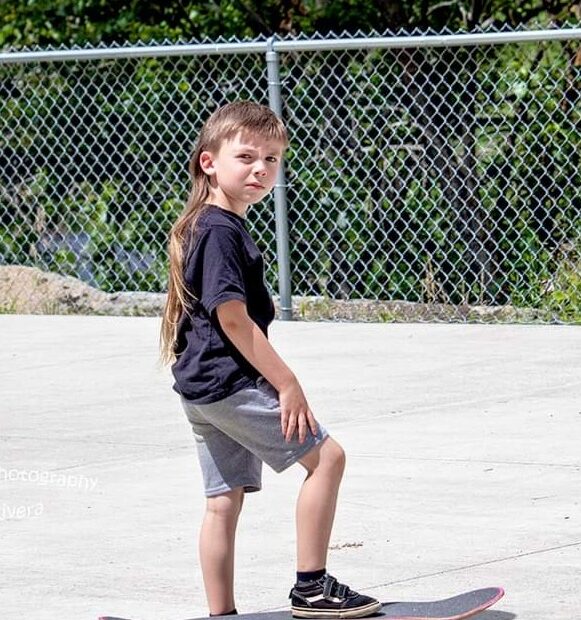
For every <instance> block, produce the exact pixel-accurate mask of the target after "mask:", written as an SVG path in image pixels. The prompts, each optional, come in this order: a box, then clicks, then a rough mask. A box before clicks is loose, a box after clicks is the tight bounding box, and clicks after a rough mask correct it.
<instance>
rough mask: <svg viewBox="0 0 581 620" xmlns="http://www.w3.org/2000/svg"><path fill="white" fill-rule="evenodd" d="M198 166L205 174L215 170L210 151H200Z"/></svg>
mask: <svg viewBox="0 0 581 620" xmlns="http://www.w3.org/2000/svg"><path fill="white" fill-rule="evenodd" d="M200 168H201V169H202V170H203V171H204V172H205V173H206V174H213V173H214V172H216V169H215V168H214V156H213V155H212V153H210V151H202V152H201V153H200Z"/></svg>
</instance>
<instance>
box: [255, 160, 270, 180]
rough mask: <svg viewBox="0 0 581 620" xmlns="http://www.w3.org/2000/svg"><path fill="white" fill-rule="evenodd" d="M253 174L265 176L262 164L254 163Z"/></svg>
mask: <svg viewBox="0 0 581 620" xmlns="http://www.w3.org/2000/svg"><path fill="white" fill-rule="evenodd" d="M254 174H259V175H260V176H263V177H264V176H266V174H267V171H266V166H265V165H264V163H263V162H256V166H255V167H254Z"/></svg>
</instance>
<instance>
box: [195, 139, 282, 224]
mask: <svg viewBox="0 0 581 620" xmlns="http://www.w3.org/2000/svg"><path fill="white" fill-rule="evenodd" d="M283 152H284V147H283V145H282V144H281V143H280V142H277V141H272V140H265V139H264V138H262V137H260V136H257V135H254V134H250V133H248V132H245V133H242V132H240V133H238V134H237V135H236V136H235V137H234V138H233V139H232V140H228V141H225V142H223V143H222V146H221V147H220V150H219V151H218V152H217V153H212V152H211V151H203V152H202V153H201V154H200V165H201V167H202V170H204V172H205V173H206V174H207V175H208V176H209V177H210V186H211V190H210V196H209V197H208V202H211V203H213V204H217V205H219V206H221V207H224V208H225V209H228V210H230V211H234V212H235V213H237V214H238V215H242V216H244V214H245V213H246V209H247V208H248V206H249V205H251V204H255V203H257V202H260V201H261V200H262V199H263V198H264V197H265V196H266V195H267V194H268V193H269V192H270V191H271V190H272V188H273V186H274V184H275V182H276V175H277V173H278V169H279V168H280V163H281V160H282V156H283Z"/></svg>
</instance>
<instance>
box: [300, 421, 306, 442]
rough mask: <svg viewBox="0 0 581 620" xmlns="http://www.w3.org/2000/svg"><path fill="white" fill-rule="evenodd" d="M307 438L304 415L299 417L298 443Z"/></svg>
mask: <svg viewBox="0 0 581 620" xmlns="http://www.w3.org/2000/svg"><path fill="white" fill-rule="evenodd" d="M306 438H307V420H306V419H305V416H304V415H300V416H299V443H304V442H305V439H306Z"/></svg>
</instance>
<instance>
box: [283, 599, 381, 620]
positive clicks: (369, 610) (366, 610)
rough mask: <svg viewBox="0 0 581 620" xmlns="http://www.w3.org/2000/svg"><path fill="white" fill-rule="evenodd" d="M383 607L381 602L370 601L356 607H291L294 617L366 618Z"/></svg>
mask: <svg viewBox="0 0 581 620" xmlns="http://www.w3.org/2000/svg"><path fill="white" fill-rule="evenodd" d="M380 609H381V603H379V602H375V603H369V605H365V606H363V607H356V608H354V609H308V608H305V607H291V613H292V615H293V617H294V618H365V617H366V616H370V615H372V614H374V613H376V612H378V611H379V610H380Z"/></svg>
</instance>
